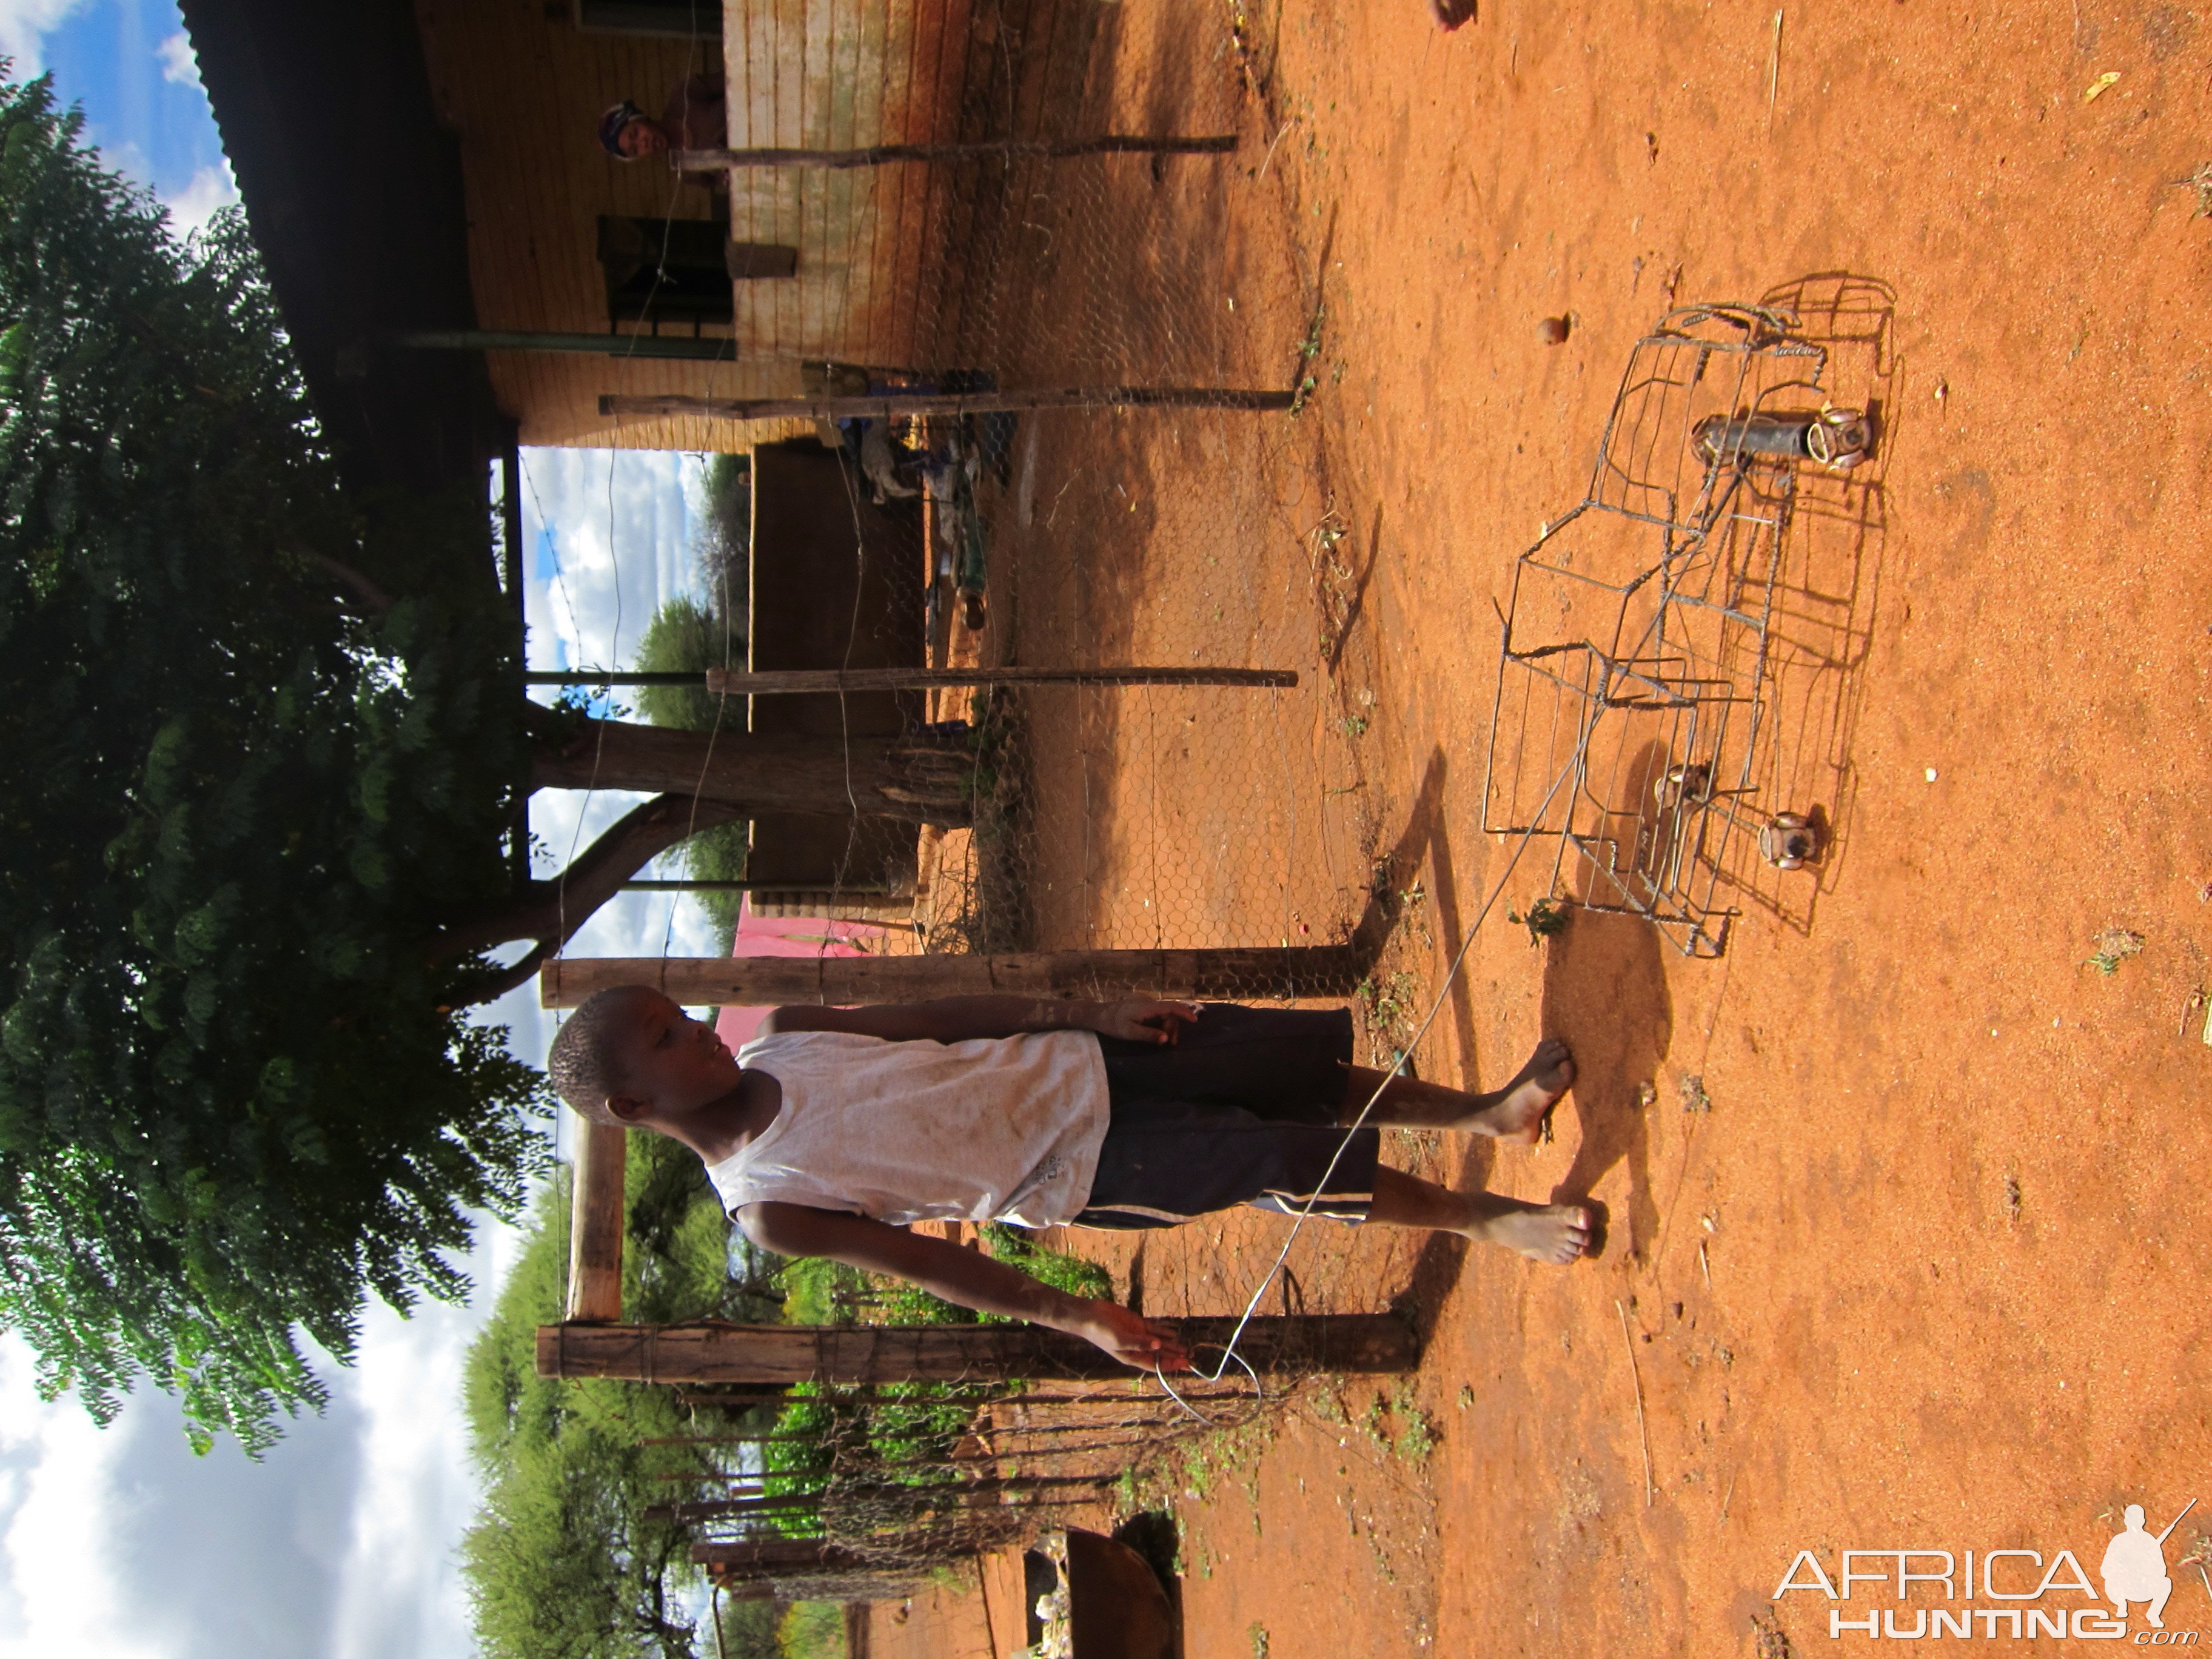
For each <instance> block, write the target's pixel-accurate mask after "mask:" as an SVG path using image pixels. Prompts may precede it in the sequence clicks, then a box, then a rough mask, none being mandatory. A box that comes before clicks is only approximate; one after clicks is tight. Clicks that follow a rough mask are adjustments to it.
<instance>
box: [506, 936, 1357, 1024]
mask: <svg viewBox="0 0 2212 1659" xmlns="http://www.w3.org/2000/svg"><path fill="white" fill-rule="evenodd" d="M1366 969H1367V963H1366V958H1365V957H1364V954H1363V953H1361V952H1359V951H1356V950H1354V949H1353V948H1352V946H1350V945H1291V946H1287V947H1282V948H1277V947H1275V946H1272V945H1256V946H1251V947H1248V948H1243V949H1232V950H1220V951H1035V952H1031V953H1029V954H1026V955H1020V956H964V955H963V956H955V955H944V956H918V957H556V958H555V959H554V960H553V961H551V962H549V963H546V964H545V966H544V968H543V969H540V970H539V972H538V1000H539V1002H540V1004H541V1005H542V1006H545V1007H548V1008H574V1007H577V1006H580V1005H581V1004H582V1003H583V1002H584V1000H586V998H588V997H590V996H592V994H595V993H597V992H599V991H604V990H607V989H609V988H611V987H615V986H618V985H649V986H651V987H653V989H655V990H657V991H659V992H660V993H661V994H663V995H664V996H666V997H668V998H669V999H671V1000H673V1001H676V1002H679V1003H684V1004H686V1005H690V1006H696V1005H707V1006H721V1007H740V1008H760V1007H775V1006H778V1005H780V1004H783V1003H800V1002H811V1003H817V1004H824V1005H829V1006H840V1007H843V1006H852V1005H853V1004H855V1003H863V1002H927V1001H930V1000H933V999H935V998H938V997H949V996H977V995H991V994H1002V995H1012V996H1031V997H1090V998H1095V999H1098V1000H1110V999H1113V998H1115V997H1125V996H1163V997H1195V998H1210V999H1224V998H1231V997H1267V998H1276V997H1340V996H1349V995H1351V994H1352V991H1353V989H1354V988H1355V987H1357V986H1358V983H1359V981H1360V980H1361V979H1362V978H1363V977H1364V975H1365V973H1366Z"/></svg>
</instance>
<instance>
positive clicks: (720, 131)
mask: <svg viewBox="0 0 2212 1659" xmlns="http://www.w3.org/2000/svg"><path fill="white" fill-rule="evenodd" d="M729 137H730V123H729V113H728V106H726V105H725V104H724V102H723V101H722V82H721V77H720V76H712V75H691V76H685V77H684V79H683V80H681V81H679V82H677V83H676V85H675V86H674V87H673V88H671V90H670V92H669V94H668V101H667V103H666V104H665V106H663V107H662V109H661V112H660V115H659V118H658V119H656V118H653V116H650V115H647V113H646V112H644V111H643V110H641V109H640V108H639V107H638V106H636V105H635V104H633V103H631V102H630V101H629V100H628V99H624V100H623V101H622V102H621V103H619V104H615V105H611V106H609V107H608V109H607V110H606V112H605V113H604V114H602V115H601V116H600V117H599V143H600V146H601V148H603V149H605V151H606V152H607V154H608V155H611V156H613V157H614V158H615V159H616V160H617V161H636V160H638V159H639V158H640V157H641V156H647V155H664V154H665V153H666V152H667V151H670V150H675V149H721V148H722V147H723V146H724V145H726V143H729Z"/></svg>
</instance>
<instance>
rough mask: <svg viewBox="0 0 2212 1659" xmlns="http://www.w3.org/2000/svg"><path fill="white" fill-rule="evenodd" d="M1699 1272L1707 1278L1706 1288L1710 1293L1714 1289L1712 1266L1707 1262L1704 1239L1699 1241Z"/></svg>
mask: <svg viewBox="0 0 2212 1659" xmlns="http://www.w3.org/2000/svg"><path fill="white" fill-rule="evenodd" d="M1698 1271H1699V1273H1703V1274H1705V1288H1706V1289H1707V1290H1709V1291H1710V1290H1711V1289H1712V1287H1713V1269H1712V1264H1711V1262H1709V1261H1706V1260H1705V1240H1703V1239H1699V1241H1698Z"/></svg>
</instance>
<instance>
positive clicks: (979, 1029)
mask: <svg viewBox="0 0 2212 1659" xmlns="http://www.w3.org/2000/svg"><path fill="white" fill-rule="evenodd" d="M1198 1017H1199V1005H1198V1004H1197V1003H1195V1002H1162V1001H1158V1000H1155V999H1153V998H1151V997H1127V998H1124V999H1123V1000H1121V1001H1119V1002H1078V1001H1073V1000H1069V999H1066V998H1062V997H997V996H981V997H940V998H939V999H938V1000H936V1001H934V1002H884V1003H878V1004H875V1005H874V1006H870V1007H863V1008H824V1007H817V1006H807V1005H800V1006H794V1007H788V1008H775V1009H771V1010H769V1016H768V1018H766V1019H764V1020H763V1021H762V1022H761V1024H760V1030H761V1033H762V1035H763V1036H765V1035H767V1034H769V1032H773V1031H854V1032H857V1033H858V1034H860V1036H873V1037H888V1038H890V1040H891V1041H892V1042H916V1041H921V1040H924V1039H927V1040H928V1041H932V1042H967V1041H969V1039H970V1038H974V1037H1009V1036H1019V1035H1020V1034H1021V1033H1022V1032H1024V1031H1069V1030H1074V1031H1097V1032H1100V1033H1102V1034H1103V1035H1104V1036H1115V1037H1127V1038H1129V1039H1130V1040H1132V1041H1133V1042H1174V1041H1175V1040H1176V1030H1178V1029H1179V1028H1180V1026H1181V1025H1182V1024H1186V1023H1188V1022H1190V1021H1193V1020H1195V1019H1196V1018H1198Z"/></svg>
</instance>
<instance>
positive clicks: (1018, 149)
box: [668, 132, 1237, 173]
mask: <svg viewBox="0 0 2212 1659" xmlns="http://www.w3.org/2000/svg"><path fill="white" fill-rule="evenodd" d="M1236 148H1237V135H1236V134H1235V133H1233V132H1232V133H1222V134H1220V135H1218V136H1215V137H1205V138H1137V137H1121V136H1109V137H1103V138H1043V139H1036V138H1000V139H986V140H984V141H983V142H981V143H969V144H870V145H868V146H867V147H866V148H865V149H677V150H671V151H670V152H669V153H668V155H669V160H670V161H671V164H673V166H674V167H675V168H676V170H677V171H678V173H720V172H722V171H723V170H725V169H726V168H729V167H806V168H829V169H832V170H842V169H845V168H849V167H889V166H890V165H892V164H894V163H896V162H900V161H989V160H992V159H994V158H1000V157H1003V158H1006V159H1008V160H1012V159H1013V158H1016V157H1019V158H1022V159H1024V160H1028V159H1032V158H1037V157H1042V158H1045V159H1048V160H1057V159H1060V158H1061V157H1064V156H1070V155H1228V154H1230V153H1231V152H1232V151H1233V150H1235V149H1236Z"/></svg>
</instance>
